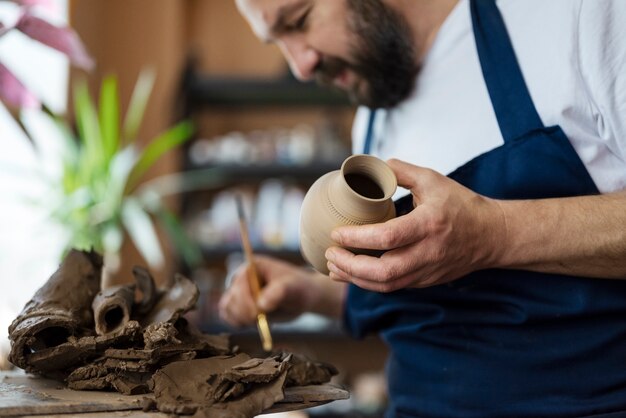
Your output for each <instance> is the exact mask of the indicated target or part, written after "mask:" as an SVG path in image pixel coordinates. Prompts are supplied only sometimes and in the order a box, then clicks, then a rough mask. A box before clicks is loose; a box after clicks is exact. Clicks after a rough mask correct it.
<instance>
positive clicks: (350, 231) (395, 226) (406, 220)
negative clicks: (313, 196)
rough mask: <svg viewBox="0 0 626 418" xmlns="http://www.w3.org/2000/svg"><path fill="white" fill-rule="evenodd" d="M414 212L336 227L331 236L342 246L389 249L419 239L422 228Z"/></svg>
mask: <svg viewBox="0 0 626 418" xmlns="http://www.w3.org/2000/svg"><path fill="white" fill-rule="evenodd" d="M415 215H416V213H411V214H408V215H405V216H400V217H398V218H393V219H390V220H389V221H387V222H384V223H378V224H370V225H359V226H344V227H340V228H336V229H335V230H333V232H332V233H331V238H332V239H333V240H334V241H335V242H336V243H337V244H339V245H341V246H342V247H349V248H363V249H370V250H391V249H394V248H399V247H403V246H405V245H408V244H411V243H414V242H417V241H420V240H421V239H423V238H424V236H425V233H424V228H423V227H422V225H421V222H420V219H419V217H418V216H415Z"/></svg>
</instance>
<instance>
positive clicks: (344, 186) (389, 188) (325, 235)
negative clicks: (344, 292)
mask: <svg viewBox="0 0 626 418" xmlns="http://www.w3.org/2000/svg"><path fill="white" fill-rule="evenodd" d="M396 188H397V182H396V177H395V175H394V173H393V171H392V170H391V168H389V166H387V164H385V162H384V161H382V160H380V159H378V158H376V157H372V156H370V155H352V156H350V157H348V158H347V159H346V160H345V161H344V162H343V164H342V165H341V169H340V170H336V171H332V172H330V173H327V174H325V175H323V176H322V177H320V178H319V179H318V180H317V181H316V182H315V183H313V185H312V186H311V188H310V189H309V191H308V192H307V194H306V196H305V197H304V201H303V203H302V210H301V212H300V250H301V252H302V256H303V257H304V259H305V260H306V261H307V262H308V263H310V264H311V265H312V266H313V268H315V269H316V270H317V271H319V272H320V273H323V274H328V267H327V265H326V263H327V260H326V257H325V252H326V250H327V249H328V248H329V247H332V246H337V245H338V244H337V243H336V242H334V241H333V240H332V239H331V238H330V234H331V232H332V230H333V229H334V228H336V227H338V226H344V225H365V224H372V223H379V222H384V221H387V220H389V219H391V218H394V217H395V215H396V212H395V207H394V204H393V201H392V200H391V198H392V196H393V194H394V193H395V191H396ZM348 250H350V251H352V252H354V253H357V254H359V253H367V251H365V250H361V249H358V248H348Z"/></svg>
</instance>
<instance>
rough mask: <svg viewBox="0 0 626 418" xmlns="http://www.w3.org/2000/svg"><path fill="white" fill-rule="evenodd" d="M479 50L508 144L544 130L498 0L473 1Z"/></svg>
mask: <svg viewBox="0 0 626 418" xmlns="http://www.w3.org/2000/svg"><path fill="white" fill-rule="evenodd" d="M470 10H471V12H472V25H473V27H474V38H475V39H476V49H477V50H478V57H479V59H480V66H481V68H482V72H483V78H484V79H485V83H486V84H487V89H488V90H489V96H490V97H491V104H492V106H493V109H494V111H495V113H496V118H497V119H498V125H499V126H500V132H501V133H502V136H503V137H504V141H505V142H508V141H512V140H514V139H516V138H518V137H520V136H522V135H524V134H525V133H527V132H530V131H532V130H535V129H541V128H543V127H544V126H543V123H542V122H541V118H540V117H539V114H538V113H537V109H536V108H535V105H534V103H533V101H532V98H531V97H530V93H529V92H528V87H527V86H526V83H525V81H524V76H523V75H522V71H521V70H520V67H519V64H518V62H517V58H516V56H515V51H514V50H513V45H512V44H511V39H510V38H509V34H508V32H507V30H506V27H505V25H504V20H503V19H502V15H501V14H500V11H499V10H498V6H497V5H496V2H495V0H470Z"/></svg>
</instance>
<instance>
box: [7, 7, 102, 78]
mask: <svg viewBox="0 0 626 418" xmlns="http://www.w3.org/2000/svg"><path fill="white" fill-rule="evenodd" d="M15 28H16V29H17V30H19V31H20V32H22V33H23V34H25V35H26V36H28V37H30V38H32V39H34V40H36V41H39V42H41V43H42V44H44V45H47V46H49V47H50V48H53V49H56V50H57V51H60V52H62V53H63V54H65V55H67V57H68V58H69V59H70V62H71V63H72V64H73V65H75V66H77V67H79V68H82V69H85V70H91V69H92V68H93V66H94V62H93V60H92V59H91V57H90V56H89V54H88V53H87V51H86V50H85V47H84V46H83V43H82V42H81V40H80V38H79V37H78V35H77V34H76V32H74V30H73V29H71V28H69V27H58V26H54V25H53V24H51V23H49V22H46V21H45V20H43V19H40V18H38V17H37V16H34V15H32V14H30V12H28V11H26V13H24V14H23V15H22V17H21V18H20V19H19V20H18V22H17V23H16V25H15Z"/></svg>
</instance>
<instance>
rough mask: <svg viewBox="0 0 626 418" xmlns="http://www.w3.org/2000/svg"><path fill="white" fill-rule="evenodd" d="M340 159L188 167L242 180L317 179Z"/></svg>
mask: <svg viewBox="0 0 626 418" xmlns="http://www.w3.org/2000/svg"><path fill="white" fill-rule="evenodd" d="M341 163H342V162H340V161H334V162H328V161H320V162H315V163H309V164H306V165H295V164H259V165H253V164H247V165H244V164H190V165H189V167H187V169H188V171H187V174H188V175H193V173H194V172H195V171H196V170H199V172H201V171H203V170H212V171H214V172H215V173H218V174H219V175H220V177H221V178H224V179H229V178H231V179H233V180H236V181H238V182H241V181H259V180H264V179H267V178H273V177H292V178H297V179H304V180H316V179H318V178H319V177H321V176H323V175H324V174H326V173H328V172H330V171H334V170H338V169H339V168H340V167H341Z"/></svg>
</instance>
